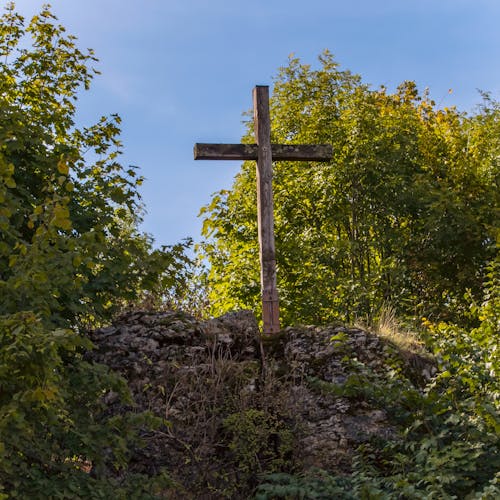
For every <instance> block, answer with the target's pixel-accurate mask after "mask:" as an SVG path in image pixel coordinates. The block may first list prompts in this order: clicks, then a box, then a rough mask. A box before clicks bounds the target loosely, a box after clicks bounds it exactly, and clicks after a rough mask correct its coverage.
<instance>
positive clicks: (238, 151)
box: [194, 143, 333, 161]
mask: <svg viewBox="0 0 500 500" xmlns="http://www.w3.org/2000/svg"><path fill="white" fill-rule="evenodd" d="M258 150H259V147H258V145H257V144H205V143H196V144H195V145H194V159H195V160H257V157H258ZM271 154H272V159H273V160H276V161H278V160H283V161H293V160H298V161H300V160H304V161H330V160H331V159H332V156H333V148H332V146H331V145H330V144H272V145H271Z"/></svg>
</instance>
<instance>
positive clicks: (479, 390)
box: [257, 262, 500, 500]
mask: <svg viewBox="0 0 500 500" xmlns="http://www.w3.org/2000/svg"><path fill="white" fill-rule="evenodd" d="M499 270H500V263H499V262H496V263H495V264H493V265H491V266H489V268H488V271H489V272H488V282H487V285H486V293H485V297H484V301H483V302H482V304H481V305H480V306H479V307H473V308H472V313H473V314H474V315H475V316H476V319H478V320H479V321H480V324H479V326H478V327H477V328H474V329H473V330H471V331H466V330H463V329H461V328H460V327H457V326H454V325H449V324H445V323H440V324H438V325H430V324H428V327H429V330H428V334H427V335H428V337H427V341H428V343H429V347H430V350H431V351H432V352H433V353H434V355H435V356H436V359H437V361H438V372H437V375H436V376H435V377H434V378H433V380H432V381H431V382H430V383H428V384H426V385H425V386H424V387H423V388H422V390H419V389H416V388H415V387H414V386H413V385H412V384H409V383H408V380H407V379H406V378H405V377H404V376H403V374H402V373H401V372H400V371H399V370H398V369H397V367H395V368H396V369H392V370H388V372H387V374H383V375H381V374H377V373H374V372H373V371H372V370H370V368H369V366H366V365H363V364H358V366H354V365H353V368H354V369H353V375H352V376H351V377H350V379H349V380H348V381H347V382H346V383H345V384H343V385H342V386H336V385H334V384H329V383H326V382H321V383H318V381H314V380H313V381H311V382H310V383H311V384H313V385H314V386H315V387H317V389H318V390H320V391H327V392H328V391H330V392H334V393H335V394H338V395H342V396H344V397H348V398H351V399H356V400H360V401H370V403H371V404H375V405H376V406H379V407H380V408H384V409H385V410H386V411H388V412H389V414H390V415H391V420H392V421H393V423H394V424H395V425H397V426H398V428H399V429H400V431H399V433H398V436H397V437H396V438H395V439H393V440H388V441H380V440H379V441H376V440H374V441H373V443H370V444H369V445H364V446H361V447H360V448H359V449H358V450H357V458H356V460H354V463H353V468H354V471H353V473H352V475H351V476H349V477H345V476H337V475H335V474H334V471H318V472H316V471H312V472H309V474H303V475H297V476H291V475H287V474H274V475H270V476H268V477H267V478H265V479H264V481H263V482H262V483H261V485H260V486H259V488H258V490H257V498H259V499H261V500H263V499H270V498H303V499H313V498H324V499H327V498H342V499H344V498H345V499H351V498H365V499H372V498H377V499H386V498H387V499H391V498H411V499H420V498H421V499H426V498H450V499H451V498H470V499H472V498H477V499H479V498H481V499H485V500H486V499H488V500H493V499H496V498H498V497H499V495H500V453H499V451H498V450H499V449H500V352H499V348H498V347H499V335H500V333H499V332H500V273H499Z"/></svg>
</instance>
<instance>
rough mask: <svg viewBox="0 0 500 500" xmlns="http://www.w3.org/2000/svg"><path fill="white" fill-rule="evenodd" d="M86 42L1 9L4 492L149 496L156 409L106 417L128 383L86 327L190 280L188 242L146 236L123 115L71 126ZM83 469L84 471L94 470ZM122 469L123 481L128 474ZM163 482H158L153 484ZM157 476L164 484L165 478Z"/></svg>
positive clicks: (0, 474) (86, 61)
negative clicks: (146, 435)
mask: <svg viewBox="0 0 500 500" xmlns="http://www.w3.org/2000/svg"><path fill="white" fill-rule="evenodd" d="M95 60H96V59H95V57H94V55H93V53H92V51H88V52H86V53H83V52H81V51H80V50H79V49H78V48H77V47H76V45H75V37H73V36H71V35H67V34H66V33H65V29H64V27H62V26H60V25H58V24H57V23H56V18H55V17H54V16H53V14H52V13H51V12H50V10H49V8H48V7H45V8H44V9H43V10H42V12H41V13H40V14H39V15H37V16H35V17H34V18H33V19H32V20H31V22H30V23H29V24H27V25H26V24H25V20H24V19H23V17H22V16H20V15H19V14H17V13H16V12H15V7H14V5H13V4H9V5H8V6H7V7H6V10H5V13H4V15H3V16H2V18H1V20H0V296H1V297H2V300H1V301H0V365H1V367H0V388H1V390H0V484H1V485H2V487H3V489H2V488H0V497H1V498H6V495H7V497H9V496H12V497H23V498H47V497H61V498H62V497H65V498H69V497H71V498H75V497H87V496H88V497H91V498H103V497H108V498H109V497H111V496H112V497H113V498H125V497H127V498H128V495H129V494H132V493H133V492H135V493H133V494H136V495H139V496H140V497H141V498H147V497H148V495H153V493H154V489H155V488H156V485H157V483H158V481H156V479H162V478H161V477H159V478H156V479H155V480H154V481H152V480H149V479H144V478H142V479H140V480H138V481H135V484H134V479H133V477H132V476H131V475H130V474H128V472H127V467H128V459H129V455H130V447H131V446H139V445H140V442H139V441H140V440H139V434H140V431H141V428H142V427H144V426H146V427H147V426H148V425H153V424H155V425H159V424H162V422H161V421H159V420H157V419H156V420H155V419H153V418H152V417H151V416H148V415H145V414H144V415H135V414H134V413H133V412H132V413H130V412H123V414H122V415H120V416H117V417H113V418H111V417H109V416H106V414H105V412H104V404H103V402H102V398H103V396H104V395H105V394H106V393H108V392H109V391H114V392H116V393H118V394H120V396H121V398H122V400H123V402H124V403H125V402H128V404H131V403H132V402H131V401H130V398H129V396H128V392H127V390H126V384H125V383H124V381H123V380H122V379H120V378H119V377H117V376H116V375H114V374H112V373H110V372H109V370H107V369H105V368H104V367H102V366H98V365H93V364H90V363H88V362H86V361H85V358H84V353H85V351H86V350H88V349H90V348H91V347H92V345H91V343H90V342H89V341H88V340H87V339H86V338H85V333H84V332H85V327H86V326H89V325H95V324H99V323H102V322H103V321H105V320H106V319H108V318H109V317H110V316H111V315H112V314H113V313H114V312H115V311H116V310H117V309H119V308H120V307H123V305H125V304H126V303H128V302H131V301H134V300H140V299H141V297H142V296H143V295H144V294H148V293H153V294H156V295H157V296H158V295H162V294H163V295H168V294H170V293H174V294H175V291H176V289H180V288H182V287H183V282H184V281H185V279H187V276H188V272H187V270H186V266H187V265H188V263H189V259H188V258H187V257H186V255H185V253H184V249H185V247H186V246H187V245H188V243H182V244H179V245H175V246H173V247H171V248H163V249H161V250H158V249H156V250H155V249H153V247H152V240H151V238H150V237H149V236H148V235H146V234H142V233H141V232H140V231H139V229H138V225H139V223H140V222H141V204H140V197H139V194H138V191H137V189H138V186H139V185H140V184H141V182H142V179H141V178H140V177H138V176H137V172H136V170H135V169H134V168H129V169H125V168H123V167H122V166H121V165H120V164H119V163H118V156H119V154H120V147H121V144H120V140H119V132H120V130H119V123H120V119H119V117H118V116H117V115H113V116H111V117H103V118H101V119H100V120H99V121H98V123H97V124H95V125H93V126H91V127H88V128H83V129H78V128H76V127H75V122H74V120H75V112H76V101H77V95H78V92H79V91H80V89H81V88H84V89H88V88H89V86H90V82H91V79H92V77H93V75H94V73H95V71H94V70H93V69H92V67H91V65H92V64H93V63H94V62H95ZM86 469H89V470H90V473H88V472H89V471H88V470H86ZM127 478H128V479H127ZM155 481H156V482H155ZM160 482H161V481H160Z"/></svg>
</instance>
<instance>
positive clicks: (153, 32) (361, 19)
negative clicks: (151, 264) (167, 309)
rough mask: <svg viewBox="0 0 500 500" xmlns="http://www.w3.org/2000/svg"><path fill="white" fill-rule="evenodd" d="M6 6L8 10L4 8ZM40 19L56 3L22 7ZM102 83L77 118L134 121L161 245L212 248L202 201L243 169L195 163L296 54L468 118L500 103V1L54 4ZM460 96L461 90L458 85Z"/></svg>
mask: <svg viewBox="0 0 500 500" xmlns="http://www.w3.org/2000/svg"><path fill="white" fill-rule="evenodd" d="M5 3H6V2H5V1H3V0H2V1H1V2H0V4H5ZM15 3H16V6H17V10H18V11H19V12H20V13H21V14H23V15H25V16H27V17H30V16H31V15H32V14H34V13H36V12H37V11H38V10H39V9H40V7H41V5H42V4H43V3H46V2H43V1H38V0H18V1H16V2H15ZM50 3H51V5H52V10H53V12H54V13H55V14H56V15H57V16H58V18H59V20H60V22H61V23H62V24H63V25H64V26H65V27H66V28H67V30H68V31H69V32H70V33H72V34H74V35H76V36H77V37H78V39H79V46H80V47H81V48H86V47H91V48H93V49H94V50H95V51H96V55H97V57H98V58H99V59H100V62H99V63H98V65H97V68H98V69H99V70H100V71H101V72H102V75H100V76H98V77H96V79H95V81H94V84H93V86H92V88H91V91H90V92H87V93H86V94H85V95H82V96H81V98H80V104H79V110H80V111H79V115H78V122H79V124H80V125H90V124H91V123H93V122H95V121H97V119H98V118H99V117H100V116H101V115H106V114H111V113H118V114H119V115H120V116H121V117H122V119H123V135H122V139H123V143H124V154H123V157H122V163H123V164H124V165H129V164H131V165H139V166H140V167H141V173H142V175H144V176H145V177H146V182H145V183H144V185H143V187H142V190H141V193H142V196H143V201H144V203H145V205H146V209H147V215H146V217H145V222H144V225H143V228H144V230H145V231H147V232H148V233H151V234H152V235H153V237H154V238H155V240H156V243H157V244H159V245H161V244H173V243H176V242H178V241H179V240H181V239H182V238H185V237H187V236H192V237H194V238H195V239H199V237H200V236H199V233H200V227H201V220H200V219H199V218H198V217H197V215H198V212H199V209H200V207H201V206H203V205H205V204H206V203H208V202H209V200H210V195H211V193H213V192H215V191H218V190H220V189H223V188H229V187H230V186H231V182H232V178H233V176H234V175H235V174H236V172H237V171H238V169H239V164H238V162H200V161H198V162H195V161H194V160H193V153H192V149H193V144H194V143H195V142H239V140H240V138H241V136H242V134H243V125H242V113H243V112H244V111H245V110H248V109H249V108H250V107H251V92H252V88H253V87H254V86H255V85H257V84H258V85H271V86H272V82H273V77H274V76H275V75H276V73H277V70H278V68H279V67H280V66H283V65H285V64H286V62H287V59H288V56H289V54H291V53H294V54H295V55H296V56H298V57H299V58H300V59H301V60H302V61H303V62H305V63H311V64H312V65H314V64H316V60H317V56H318V54H320V53H321V52H322V51H323V50H324V49H329V50H330V51H331V52H332V53H333V54H334V56H335V58H336V60H337V61H338V62H339V63H340V64H341V67H342V68H343V69H350V70H351V71H352V72H354V73H358V74H360V75H361V76H362V78H363V81H364V82H365V83H369V84H371V85H372V86H373V87H378V86H379V85H382V84H383V85H386V86H387V87H388V88H389V89H394V88H395V87H396V86H397V85H398V84H399V83H400V82H402V81H404V80H415V81H416V82H417V84H418V86H419V88H420V89H421V90H423V89H424V88H425V87H429V89H430V93H431V97H432V98H433V99H434V100H435V101H436V102H438V103H440V104H441V105H442V106H451V105H456V106H457V107H458V108H459V109H461V110H466V111H469V110H471V109H472V108H473V106H474V105H475V104H477V103H478V102H479V100H480V99H479V95H478V93H477V89H481V90H487V91H491V93H492V95H493V96H494V97H495V98H497V99H500V83H499V81H500V64H499V61H500V29H498V26H499V23H500V1H499V0H378V1H375V0H343V1H338V0H307V1H304V0H302V1H298V0H52V2H50ZM450 88H451V89H453V92H452V93H451V94H449V93H448V89H450Z"/></svg>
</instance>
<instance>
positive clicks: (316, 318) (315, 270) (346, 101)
mask: <svg viewBox="0 0 500 500" xmlns="http://www.w3.org/2000/svg"><path fill="white" fill-rule="evenodd" d="M320 63H321V67H320V69H317V70H312V69H311V67H310V66H309V65H305V64H302V63H300V61H299V60H298V59H295V58H292V59H291V60H290V61H289V65H288V66H287V67H284V68H281V70H280V71H279V73H278V76H277V78H276V81H275V85H274V92H273V96H272V98H271V116H272V120H273V122H272V140H273V141H274V142H290V143H294V142H295V143H310V142H313V143H314V142H318V143H329V144H332V145H333V149H334V157H333V161H332V163H331V164H330V165H326V166H324V165H318V166H316V165H307V164H297V163H286V162H281V163H277V164H275V167H274V169H275V170H274V174H275V176H274V190H275V231H276V246H277V264H278V280H279V283H278V286H279V289H280V290H279V291H280V300H281V309H282V315H283V318H284V322H285V324H290V323H296V322H307V323H309V322H313V323H323V322H328V321H332V320H342V321H348V322H349V321H352V320H353V319H355V318H364V319H367V318H368V319H370V318H371V317H373V316H374V315H377V312H378V310H379V309H380V308H381V307H382V305H383V304H386V303H390V304H392V306H394V307H395V308H396V309H397V310H398V312H399V313H400V314H403V315H406V316H416V315H424V314H425V315H426V316H432V315H435V316H437V315H441V316H443V317H444V316H446V315H448V316H450V317H451V316H453V315H457V314H460V310H461V308H465V307H466V303H465V302H464V300H463V295H464V293H465V292H466V290H467V289H469V288H470V289H472V291H473V293H474V294H476V296H478V294H480V293H481V283H482V278H483V270H484V266H485V265H486V263H487V262H488V260H490V259H491V258H492V257H493V255H494V254H495V248H494V241H495V236H494V235H495V230H496V226H495V224H496V223H495V220H498V219H495V214H494V213H493V212H492V210H491V208H492V207H493V206H498V190H497V188H496V186H495V184H494V182H492V180H493V179H498V163H497V159H496V156H497V155H496V153H495V152H494V151H496V148H497V147H498V146H494V145H493V144H496V145H498V138H495V136H494V135H493V134H492V133H491V130H492V129H493V127H497V126H498V125H497V123H498V118H499V116H500V115H498V111H497V110H495V109H493V106H492V103H491V102H490V103H489V105H488V103H486V104H485V106H486V107H487V109H488V110H489V111H488V113H489V115H491V116H490V117H489V119H488V121H485V116H486V114H487V113H485V108H483V109H482V110H480V111H479V113H478V114H477V115H475V116H472V117H468V116H467V115H465V114H464V113H460V112H458V111H457V110H456V109H455V108H449V109H444V110H437V109H436V108H435V104H434V103H433V102H432V100H431V99H430V98H429V96H428V95H427V94H426V93H424V94H423V95H420V94H419V92H418V90H417V88H416V86H415V84H414V83H412V82H404V83H403V84H401V85H400V86H399V87H398V89H397V90H396V92H395V93H393V94H391V93H389V92H388V90H387V89H385V88H380V89H376V90H372V89H370V88H369V87H368V86H367V85H365V84H363V83H362V81H361V78H360V77H359V76H357V75H353V74H351V73H350V72H349V71H342V70H340V69H339V66H338V64H337V63H336V62H335V61H334V60H333V58H332V56H331V55H330V54H329V53H324V54H323V55H322V56H320ZM250 128H251V124H249V130H250ZM472 131H474V132H473V133H472ZM485 134H489V135H488V137H489V138H490V139H491V140H492V143H491V144H490V145H489V147H488V148H482V147H480V146H479V143H480V142H481V141H482V142H484V137H485ZM244 140H245V141H247V142H248V141H250V140H251V139H250V136H249V135H248V136H247V137H245V138H244ZM467 145H468V146H467ZM254 168H255V167H254V166H253V165H252V164H244V165H243V166H242V170H241V172H240V173H239V175H238V176H237V177H236V180H235V183H234V185H233V187H232V189H231V190H230V191H222V192H220V193H217V194H216V195H215V196H214V197H213V199H212V202H211V204H209V205H208V206H207V207H204V208H203V209H202V213H203V214H204V217H205V220H204V229H203V230H204V235H205V238H206V240H205V243H204V245H203V246H202V249H203V250H202V252H203V253H204V255H205V257H206V259H207V260H208V262H209V264H210V271H209V281H210V282H211V286H212V289H213V294H212V301H213V310H214V312H216V313H219V312H223V311H226V310H228V309H230V308H233V307H250V308H253V309H258V307H259V306H258V257H257V255H258V254H257V237H256V230H255V219H256V203H255V194H254V192H255V189H254V182H255V173H254ZM486 172H488V173H487V174H486ZM497 182H498V181H497Z"/></svg>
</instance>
